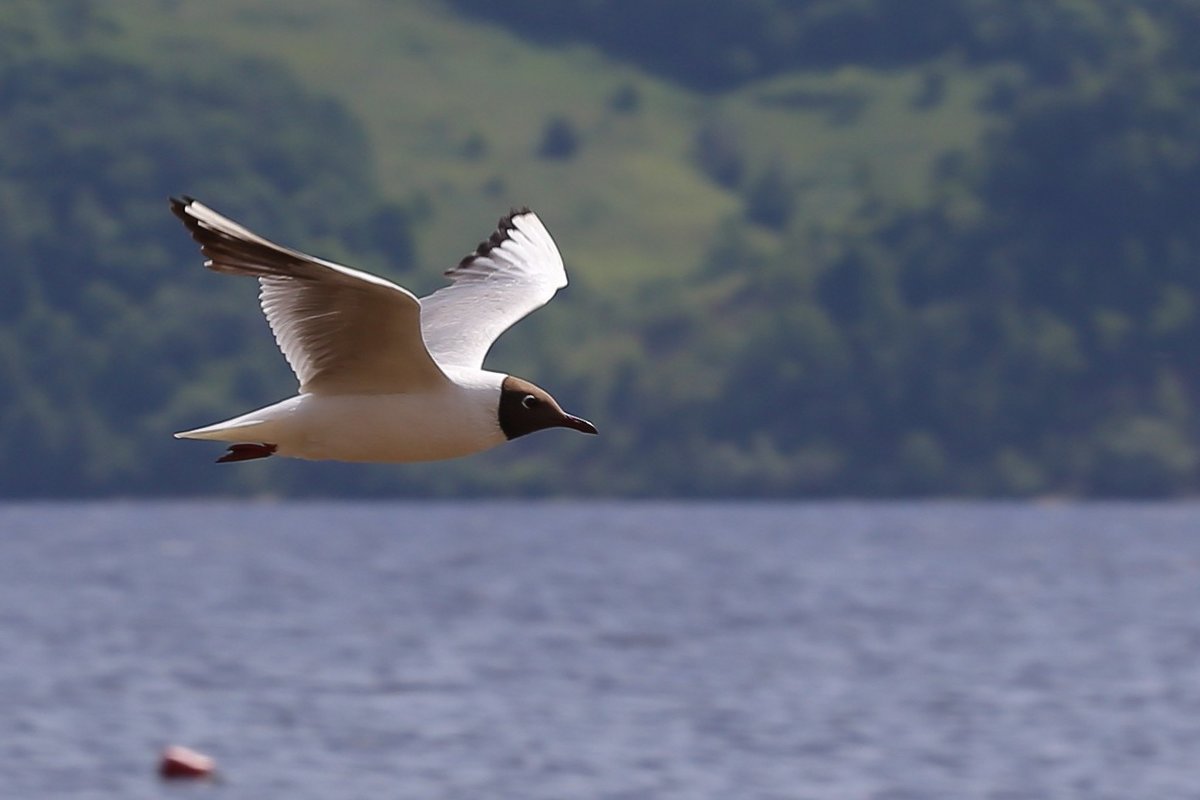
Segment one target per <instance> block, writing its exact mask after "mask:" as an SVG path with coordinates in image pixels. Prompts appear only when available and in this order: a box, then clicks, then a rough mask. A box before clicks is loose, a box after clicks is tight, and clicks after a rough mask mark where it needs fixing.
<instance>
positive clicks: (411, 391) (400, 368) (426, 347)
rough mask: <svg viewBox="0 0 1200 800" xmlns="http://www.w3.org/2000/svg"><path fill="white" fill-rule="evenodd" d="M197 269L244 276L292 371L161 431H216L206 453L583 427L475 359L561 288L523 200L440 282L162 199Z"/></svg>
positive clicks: (409, 443)
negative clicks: (336, 257) (328, 257)
mask: <svg viewBox="0 0 1200 800" xmlns="http://www.w3.org/2000/svg"><path fill="white" fill-rule="evenodd" d="M171 211H172V212H173V213H174V214H175V216H177V217H179V219H181V220H182V221H183V224H184V225H186V226H187V229H188V231H189V232H190V233H191V235H192V238H193V239H195V240H196V242H197V243H199V245H200V251H201V252H202V253H203V254H204V255H205V256H206V257H207V258H208V260H207V261H206V262H205V264H204V265H205V266H206V267H208V268H209V269H212V270H215V271H217V272H225V273H229V274H232V275H249V276H251V277H255V278H258V284H259V302H260V304H261V305H262V310H263V313H264V314H265V315H266V317H267V322H268V323H269V324H270V326H271V331H272V332H273V333H274V334H275V341H276V342H277V343H278V344H279V349H280V350H282V351H283V356H284V358H286V359H287V362H288V364H290V365H291V367H292V371H293V372H295V373H296V378H297V380H298V381H299V382H300V390H299V393H298V394H296V396H295V397H290V398H288V399H286V400H282V401H280V402H278V403H275V404H274V405H269V406H265V407H263V408H260V409H258V410H256V411H251V412H249V413H246V414H242V415H241V416H239V417H234V418H233V419H229V420H226V421H224V422H217V423H214V424H212V425H207V426H205V427H203V428H196V429H194V430H190V431H182V432H180V433H177V434H175V436H176V437H177V438H181V439H211V440H216V441H220V442H230V443H231V446H230V448H229V452H227V453H225V454H224V455H223V456H221V457H220V458H219V459H217V461H219V462H228V461H246V460H248V459H253V458H265V457H267V456H271V455H280V456H291V457H293V458H306V459H332V460H336V461H375V462H405V461H435V460H439V459H445V458H456V457H458V456H465V455H470V454H471V453H477V452H480V451H482V450H487V449H488V448H491V447H494V446H496V445H498V444H501V443H502V442H505V441H507V440H509V439H515V438H517V437H518V436H524V435H525V434H527V433H532V432H534V431H538V430H542V429H544V428H556V427H557V428H570V429H572V430H576V431H580V432H581V433H595V432H596V428H595V426H594V425H592V423H590V422H588V421H587V420H584V419H580V418H579V417H574V416H571V415H570V414H568V413H566V412H565V411H563V410H562V408H561V407H560V406H559V405H558V403H557V402H556V401H555V400H554V398H553V397H551V396H550V395H549V394H548V393H547V392H546V391H545V390H544V389H541V388H540V387H538V386H535V385H534V384H532V383H530V382H529V381H526V380H523V379H521V378H517V377H514V376H512V375H505V374H502V373H499V372H489V371H487V370H485V369H483V368H482V367H483V358H484V356H485V355H486V354H487V351H488V350H489V349H490V348H491V346H492V342H494V341H495V340H496V338H497V337H498V336H499V335H500V334H501V333H503V332H504V331H505V330H507V329H508V328H509V327H510V326H511V325H513V323H515V322H517V321H518V320H520V319H521V318H522V317H524V316H525V315H526V314H528V313H529V312H531V311H533V310H534V309H537V308H540V307H542V306H543V305H545V304H546V303H548V302H549V301H550V298H552V297H553V296H554V293H555V292H557V291H558V290H559V289H561V288H562V287H564V286H566V285H567V273H566V270H565V269H563V262H562V256H560V255H559V253H558V248H557V247H556V246H555V244H554V240H553V239H551V238H550V233H549V232H548V231H547V230H546V227H545V226H544V225H542V222H541V220H539V219H538V218H537V215H536V214H534V213H533V212H532V211H530V210H529V209H528V208H522V209H519V210H514V211H513V212H512V213H510V214H509V215H508V216H506V217H504V218H503V219H501V220H500V222H499V224H498V226H497V228H496V231H495V232H494V233H493V234H492V235H491V236H490V237H489V238H488V239H487V240H486V241H484V242H483V243H482V244H480V245H479V247H478V248H476V250H475V251H474V252H473V253H471V254H470V255H468V256H466V257H465V258H463V259H462V260H461V261H460V262H459V263H458V265H457V266H455V267H453V268H451V269H449V270H447V272H446V275H447V277H449V278H450V281H451V283H450V285H449V286H445V287H443V288H441V289H439V290H438V291H436V292H434V293H433V294H431V295H429V296H427V297H422V298H420V299H417V297H416V296H415V295H414V294H413V293H412V292H410V291H408V290H407V289H404V288H403V287H400V286H397V285H396V284H394V283H391V282H390V281H387V280H384V279H383V278H379V277H377V276H375V275H370V274H368V273H366V272H360V271H359V270H356V269H351V268H350V267H345V266H342V265H341V264H335V263H333V262H331V261H325V260H323V259H320V258H315V257H313V256H310V255H307V254H305V253H302V252H300V251H299V250H292V249H291V248H288V247H283V246H281V245H278V244H275V243H274V242H271V241H268V240H266V239H264V238H262V237H261V236H259V235H257V234H255V233H252V232H251V231H249V230H247V229H246V228H244V227H242V226H241V225H239V224H237V223H236V222H234V221H233V220H231V219H228V218H227V217H224V216H222V215H221V214H218V213H217V212H216V211H214V210H213V209H211V208H209V207H208V206H206V205H204V204H203V203H200V202H198V201H196V200H194V199H192V198H190V197H184V198H182V199H178V200H177V199H174V198H172V200H171Z"/></svg>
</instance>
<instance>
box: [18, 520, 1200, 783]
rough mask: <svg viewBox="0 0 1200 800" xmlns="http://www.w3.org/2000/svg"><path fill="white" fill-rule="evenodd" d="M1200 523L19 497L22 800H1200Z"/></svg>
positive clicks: (1187, 521)
mask: <svg viewBox="0 0 1200 800" xmlns="http://www.w3.org/2000/svg"><path fill="white" fill-rule="evenodd" d="M1198 522H1200V506H1195V505H1161V506H1156V505H1148V506H1136V505H1078V506H1075V505H1063V506H1051V507H1035V506H1020V505H970V504H963V505H954V504H912V505H855V504H831V505H788V504H779V505H765V504H764V505H753V504H750V505H719V504H705V505H685V504H679V505H672V504H619V503H613V504H605V503H595V504H583V503H561V504H557V503H516V502H512V503H492V504H481V503H465V504H460V505H450V504H446V505H428V504H401V503H396V504H392V503H382V504H319V503H318V504H291V503H165V504H141V503H121V504H78V505H9V506H0V733H2V735H0V797H3V798H20V799H21V800H30V799H36V798H121V800H129V799H131V798H132V799H136V798H162V797H167V798H173V797H180V798H188V799H189V800H192V799H202V800H209V798H211V799H212V800H226V799H227V798H254V800H269V799H271V798H286V800H304V799H305V798H329V799H331V800H356V799H357V798H363V799H364V800H366V799H368V798H369V799H370V800H378V799H379V798H423V799H424V798H429V799H439V798H462V799H463V800H480V799H486V798H504V799H515V800H520V799H522V798H538V799H541V798H545V799H546V800H550V799H552V798H553V799H557V798H613V799H614V800H615V799H616V798H630V799H631V800H632V799H633V798H639V799H641V798H679V799H680V800H685V799H686V800H705V799H707V798H712V800H731V799H734V800H756V799H757V798H763V799H764V800H766V799H768V798H770V799H771V800H785V799H786V800H796V799H802V798H812V799H813V800H833V799H836V798H855V799H856V800H858V799H862V798H872V799H878V800H900V799H901V798H912V799H914V800H915V799H917V798H921V799H927V798H953V799H954V800H962V799H964V798H967V799H969V798H995V799H996V800H1001V799H1002V798H1003V799H1004V800H1016V799H1017V798H1035V799H1036V798H1053V799H1054V800H1066V799H1068V798H1087V800H1093V799H1094V798H1114V800H1116V799H1117V798H1120V799H1121V800H1129V799H1130V798H1153V799H1154V800H1170V799H1171V798H1196V797H1200V535H1197V534H1198V531H1200V528H1198ZM168 743H178V744H183V745H187V746H190V747H193V748H196V749H199V750H202V751H204V752H207V753H208V754H210V755H212V756H213V757H215V758H216V759H217V761H218V764H219V766H220V769H221V771H222V773H223V775H224V780H223V781H222V782H219V783H212V784H204V785H187V786H182V785H168V784H164V783H161V782H160V781H159V780H158V779H157V777H156V776H155V766H156V761H157V755H158V753H159V751H160V749H161V747H162V746H163V745H165V744H168Z"/></svg>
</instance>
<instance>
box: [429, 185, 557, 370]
mask: <svg viewBox="0 0 1200 800" xmlns="http://www.w3.org/2000/svg"><path fill="white" fill-rule="evenodd" d="M446 275H447V276H448V277H449V278H450V279H451V280H452V281H453V283H451V284H450V285H449V286H446V287H444V288H442V289H439V290H438V291H436V292H434V293H433V294H431V295H428V296H426V297H422V298H421V330H422V332H423V333H424V336H425V344H426V346H427V347H428V348H429V352H430V353H431V354H432V355H433V358H434V360H435V361H437V362H438V363H439V364H442V365H447V366H449V365H454V366H463V367H473V368H476V369H478V368H480V367H482V365H483V359H484V356H486V355H487V352H488V350H489V349H491V346H492V343H493V342H495V341H496V339H497V338H498V337H499V336H500V334H502V333H504V331H506V330H508V329H509V328H510V327H511V326H512V325H513V324H514V323H516V322H517V321H519V320H520V319H521V318H523V317H524V316H525V315H527V314H529V313H530V312H531V311H534V310H536V309H538V308H541V307H542V306H544V305H545V304H546V303H548V302H550V299H551V298H552V297H554V294H555V292H557V291H558V290H559V289H561V288H562V287H564V286H566V285H567V272H566V270H565V269H564V268H563V261H562V256H561V255H560V254H559V252H558V247H557V246H556V245H555V244H554V239H552V238H551V237H550V233H549V231H547V230H546V226H545V225H543V224H542V221H541V220H540V219H538V218H537V215H536V214H534V213H533V212H532V211H530V210H529V209H528V208H522V209H519V210H514V211H513V212H512V213H511V214H509V215H508V216H506V217H504V218H503V219H501V220H500V222H499V223H498V225H497V229H496V232H495V233H493V234H492V235H491V237H490V238H489V239H488V240H487V241H485V242H483V243H482V244H480V245H479V247H478V248H477V249H476V250H475V252H474V253H472V254H471V255H469V256H467V257H466V258H464V259H463V260H462V261H460V262H459V264H458V266H456V267H454V268H452V269H450V270H447V272H446Z"/></svg>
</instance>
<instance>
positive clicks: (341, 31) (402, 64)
mask: <svg viewBox="0 0 1200 800" xmlns="http://www.w3.org/2000/svg"><path fill="white" fill-rule="evenodd" d="M899 7H900V6H899V5H898V4H894V3H883V2H881V0H880V1H879V2H864V3H854V4H833V3H825V2H815V1H814V2H807V3H794V4H782V3H774V2H753V3H733V2H731V3H724V2H720V3H712V4H708V5H706V6H705V11H704V13H703V14H701V13H696V12H695V7H694V6H693V5H689V6H688V8H689V9H690V11H687V10H682V7H680V6H679V4H677V3H673V2H671V3H662V4H627V3H624V2H617V0H611V1H610V2H599V3H596V2H588V3H576V2H562V3H556V4H554V6H553V8H551V7H549V6H547V5H546V4H543V3H529V4H522V5H520V6H519V7H510V8H509V9H508V11H507V13H506V14H505V15H504V16H503V18H501V17H497V16H495V15H493V14H492V13H491V12H490V11H489V9H491V8H493V6H488V5H486V4H477V3H475V2H473V0H452V1H451V0H447V2H444V3H442V2H434V0H418V1H415V2H409V3H397V4H379V3H375V2H369V1H368V0H348V2H345V3H341V4H338V5H337V6H336V8H335V7H333V6H331V5H329V4H327V3H323V2H317V0H291V1H290V2H285V1H284V0H270V1H267V0H264V2H260V3H256V4H254V5H253V6H247V5H246V4H244V3H241V2H235V0H212V1H211V2H206V3H203V4H200V3H178V2H172V1H171V0H127V1H126V2H123V3H120V4H108V3H99V2H88V0H74V2H72V3H69V4H65V3H64V4H42V3H34V2H29V1H28V0H14V2H12V3H9V4H6V5H5V7H4V8H3V9H0V45H3V46H0V112H2V113H0V248H2V250H3V252H5V253H6V269H5V271H4V272H3V273H2V274H0V289H2V290H3V291H0V442H2V443H3V444H4V446H5V447H6V448H7V451H8V452H10V453H20V454H21V457H20V459H18V460H14V461H13V462H12V463H10V464H9V465H8V466H7V467H5V470H4V472H3V473H0V478H2V480H0V493H3V494H5V495H8V496H24V495H60V494H66V495H78V494H114V493H116V494H124V493H130V494H149V493H195V492H200V493H210V492H267V493H273V492H286V493H291V494H311V493H317V494H339V495H340V494H414V495H422V496H428V495H446V494H462V493H479V492H486V493H586V494H622V495H639V496H640V495H667V494H669V495H709V494H719V495H753V496H762V495H768V496H798V495H804V496H808V495H845V494H858V495H871V496H878V495H905V494H913V493H920V494H928V493H945V494H963V493H969V494H987V495H1028V494H1039V493H1075V494H1089V495H1090V494H1105V495H1107V494H1116V495H1159V494H1179V493H1193V492H1195V491H1196V489H1197V481H1198V474H1197V469H1198V464H1197V452H1196V434H1197V420H1196V416H1195V414H1194V413H1193V412H1192V408H1194V407H1195V406H1196V403H1195V402H1194V401H1195V400H1196V394H1197V390H1198V388H1200V373H1198V371H1197V367H1196V366H1194V364H1193V359H1192V358H1191V357H1190V350H1191V347H1190V344H1191V342H1193V341H1195V340H1196V334H1197V333H1198V331H1197V330H1196V326H1197V319H1198V318H1197V312H1196V307H1197V300H1198V296H1197V292H1198V291H1200V286H1197V278H1196V277H1195V276H1196V275H1200V271H1198V270H1197V269H1196V267H1197V264H1196V259H1197V253H1200V241H1197V238H1196V237H1197V234H1196V233H1195V230H1196V229H1195V226H1194V225H1193V224H1192V223H1191V221H1190V214H1191V212H1190V209H1193V208H1195V207H1196V202H1195V201H1196V200H1197V197H1196V194H1197V192H1200V181H1198V180H1196V179H1197V178H1198V177H1200V175H1197V169H1198V166H1197V165H1198V164H1200V145H1197V142H1200V137H1197V135H1196V133H1197V129H1198V128H1200V116H1198V115H1200V112H1197V110H1196V108H1197V107H1196V104H1195V103H1194V92H1195V90H1194V87H1195V86H1196V85H1197V78H1198V77H1200V59H1198V58H1197V56H1196V55H1195V49H1194V48H1193V47H1192V46H1191V45H1190V43H1191V42H1192V41H1194V36H1193V35H1192V34H1194V33H1195V32H1197V31H1198V30H1200V13H1198V12H1196V11H1195V10H1194V8H1193V6H1191V5H1189V4H1187V3H1184V2H1182V1H1181V0H1180V1H1178V2H1176V1H1175V0H1164V1H1163V2H1156V3H1149V2H1145V3H1116V2H1112V3H1109V2H1103V3H1095V4H1091V5H1087V6H1084V5H1080V4H1077V3H1071V2H1066V0H1063V1H1062V2H1053V1H1050V2H1038V3H1034V2H1017V3H1007V4H1000V3H998V2H997V1H996V0H971V2H963V3H951V4H935V3H930V4H920V6H919V7H917V6H911V5H907V4H904V5H903V8H904V9H905V13H904V14H903V15H901V16H900V17H897V16H896V14H897V10H896V9H898V8H899ZM609 12H612V13H609ZM617 12H619V13H617ZM597 14H599V15H600V16H596V15H597ZM730 15H734V16H735V17H736V18H737V21H738V25H737V26H734V25H731V24H730V19H731V16H730ZM501 23H503V24H501ZM635 29H636V31H651V30H655V31H662V30H672V31H675V32H676V35H675V36H673V37H672V38H671V39H670V41H669V45H670V46H669V47H664V46H662V45H663V40H662V39H661V37H659V36H657V35H656V36H654V37H649V38H647V37H646V36H643V35H641V34H637V35H635V33H636V31H635ZM885 34H886V35H885ZM182 192H186V193H190V194H194V195H197V196H199V197H202V198H204V199H205V200H206V201H207V202H211V203H212V204H213V205H215V206H217V207H218V208H221V209H223V210H226V211H228V212H229V213H231V214H233V215H234V216H237V217H238V218H240V219H242V220H243V221H245V222H246V223H248V224H250V225H252V226H255V227H260V228H261V229H262V231H263V232H264V233H266V234H268V235H270V236H272V237H273V238H276V239H279V240H282V241H285V242H288V243H291V244H294V245H297V246H301V247H305V248H308V249H311V250H313V251H314V252H317V253H319V254H320V255H323V256H326V257H331V258H337V259H345V260H348V261H351V262H353V263H355V264H357V265H361V266H364V267H366V268H369V269H378V270H381V271H384V272H386V273H388V274H390V275H391V276H392V277H395V278H396V279H398V280H401V281H402V282H404V283H405V284H406V285H409V286H411V287H412V288H413V289H414V290H416V291H418V292H423V291H427V290H429V289H431V288H433V287H434V286H436V285H438V284H439V281H440V277H439V276H440V272H441V270H442V269H443V268H445V267H446V266H448V265H449V264H451V263H453V262H454V261H455V260H456V259H457V258H458V257H459V256H460V255H461V254H462V253H464V252H466V251H467V250H468V249H469V248H471V247H473V246H474V244H475V243H476V242H477V241H478V240H479V239H480V238H482V237H483V236H485V235H486V234H487V233H488V232H489V231H490V229H491V226H492V224H493V223H494V221H495V219H496V217H498V216H499V215H500V214H501V213H503V212H504V211H505V210H507V209H508V208H509V207H510V206H512V205H523V204H528V205H531V206H533V207H535V208H536V209H537V210H538V211H539V213H540V214H541V215H542V217H543V218H544V219H545V221H546V222H547V224H548V225H549V226H550V229H551V231H552V232H553V234H554V235H555V237H556V239H557V240H558V242H559V244H560V245H561V247H562V249H563V251H564V255H565V257H566V260H567V263H568V269H569V270H570V273H571V277H572V284H571V286H570V287H568V289H567V290H566V291H565V292H563V293H562V294H561V295H560V297H559V298H558V299H556V300H555V302H554V303H552V304H551V305H550V306H549V307H547V308H546V309H544V310H542V311H540V312H538V313H537V314H536V315H535V316H533V317H531V318H530V319H529V320H528V321H526V322H525V323H524V324H523V325H521V326H519V327H518V328H517V329H516V330H514V331H513V332H512V333H510V334H508V335H507V336H506V337H504V338H503V339H502V340H501V342H500V343H499V345H498V346H497V348H496V351H495V352H494V353H493V356H492V358H491V359H490V361H489V366H494V367H495V368H498V369H503V370H508V371H512V372H515V373H517V374H524V375H528V376H529V377H532V378H534V379H536V380H537V381H538V382H539V383H542V384H544V385H546V386H547V387H548V388H550V389H551V390H552V391H554V392H555V394H556V395H559V396H560V398H561V399H563V400H564V402H566V403H568V404H569V405H570V407H572V408H579V409H580V410H581V412H582V413H584V414H586V415H588V416H589V417H591V418H594V419H595V421H596V422H597V423H598V425H599V426H600V428H601V431H602V434H603V435H602V436H601V437H600V439H599V440H598V441H596V440H588V441H581V440H579V438H568V437H555V436H553V435H552V434H545V435H542V436H539V437H533V438H532V439H531V440H529V441H522V442H520V443H517V444H516V445H514V446H512V447H510V448H508V449H506V450H505V451H504V452H497V453H495V454H490V455H487V456H484V457H481V458H477V459H473V460H468V461H464V462H459V463H452V464H445V465H423V466H410V467H371V468H367V467H356V466H341V465H333V466H330V465H304V464H291V463H287V462H281V463H267V464H262V465H246V466H243V467H242V468H241V469H238V468H235V469H232V470H231V469H228V468H222V469H217V468H215V467H213V466H212V465H211V464H209V463H208V461H207V459H208V457H209V456H211V455H212V453H209V452H208V450H206V449H205V448H204V447H203V446H199V445H192V444H188V443H180V442H176V441H173V440H171V439H170V437H169V434H170V432H171V431H172V430H175V429H178V428H181V427H184V426H190V425H195V424H200V423H204V422H208V421H211V420H213V419H216V418H220V417H222V416H224V415H227V414H229V413H232V412H235V411H240V410H244V409H246V408H249V407H251V406H253V405H255V404H261V403H265V402H269V401H272V400H274V399H277V398H278V397H281V396H283V395H286V394H288V393H290V392H291V391H293V390H294V383H293V381H292V378H291V376H290V375H289V373H288V371H287V368H286V365H284V363H283V361H282V359H281V358H280V357H279V356H278V355H277V353H275V352H274V348H273V344H272V342H271V341H270V337H269V335H268V333H267V331H266V326H265V323H263V321H262V320H261V318H260V315H259V314H258V311H257V309H256V307H255V302H254V286H253V283H252V282H248V281H241V282H239V281H237V280H232V279H228V278H222V277H220V276H216V275H213V274H210V273H206V272H205V271H204V270H203V269H201V268H200V257H199V255H198V254H197V253H196V252H195V251H194V248H193V247H192V246H191V244H190V243H189V242H188V241H187V238H186V236H185V235H184V234H183V232H182V231H181V230H180V229H179V227H178V225H177V223H176V222H175V221H174V220H173V219H172V218H171V217H170V216H169V214H168V213H167V212H166V206H165V199H166V196H167V195H168V194H172V193H182Z"/></svg>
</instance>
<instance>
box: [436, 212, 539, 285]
mask: <svg viewBox="0 0 1200 800" xmlns="http://www.w3.org/2000/svg"><path fill="white" fill-rule="evenodd" d="M532 213H533V211H532V210H531V209H530V208H529V206H521V207H520V208H512V209H510V210H509V212H508V213H507V214H505V215H504V216H503V217H501V218H500V220H499V221H498V222H497V223H496V230H494V231H492V235H491V236H489V237H488V238H486V239H484V240H483V241H482V242H480V243H479V246H478V247H476V248H475V250H474V251H473V252H471V253H468V254H467V255H465V256H463V257H462V259H461V260H460V261H459V262H458V264H456V265H455V266H453V267H451V268H450V269H448V270H446V272H445V273H444V274H445V275H448V276H449V275H453V274H454V273H455V272H456V271H458V270H460V269H462V268H463V267H465V266H467V265H468V264H470V263H471V262H472V261H474V260H475V259H476V258H481V257H483V256H486V255H487V254H488V253H490V252H492V250H494V249H495V248H497V247H499V246H500V245H502V244H504V242H505V241H506V240H508V238H509V233H511V232H512V231H514V230H515V229H516V227H517V226H516V225H514V224H513V220H514V219H516V218H517V217H520V216H523V215H525V214H532Z"/></svg>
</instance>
